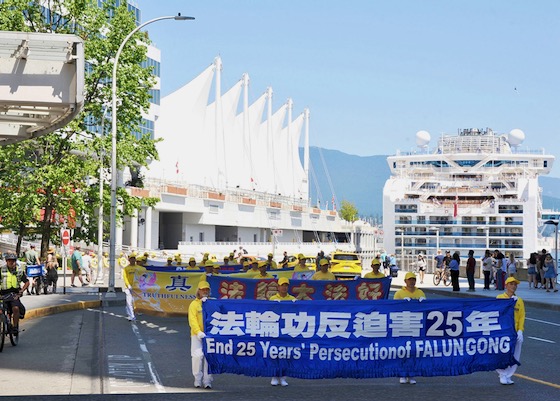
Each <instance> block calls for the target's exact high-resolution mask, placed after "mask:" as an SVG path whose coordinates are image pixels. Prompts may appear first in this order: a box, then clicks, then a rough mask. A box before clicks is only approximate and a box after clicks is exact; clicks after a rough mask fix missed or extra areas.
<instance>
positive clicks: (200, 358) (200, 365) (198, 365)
mask: <svg viewBox="0 0 560 401" xmlns="http://www.w3.org/2000/svg"><path fill="white" fill-rule="evenodd" d="M191 359H192V372H193V376H194V385H195V386H201V385H203V384H204V386H206V385H209V384H210V385H211V384H212V380H213V378H212V375H211V374H208V362H207V361H206V358H204V353H203V352H202V340H201V339H199V338H198V337H197V336H191Z"/></svg>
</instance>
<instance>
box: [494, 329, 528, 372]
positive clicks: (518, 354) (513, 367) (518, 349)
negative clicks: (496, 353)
mask: <svg viewBox="0 0 560 401" xmlns="http://www.w3.org/2000/svg"><path fill="white" fill-rule="evenodd" d="M522 345H523V340H520V339H519V337H517V342H516V343H515V350H514V351H513V356H514V357H515V360H516V361H518V362H519V360H520V359H519V358H520V357H521V346H522ZM516 370H517V364H513V365H511V366H508V367H507V368H505V369H496V372H497V373H498V374H499V375H500V377H505V378H508V379H511V376H513V374H514V373H515V371H516Z"/></svg>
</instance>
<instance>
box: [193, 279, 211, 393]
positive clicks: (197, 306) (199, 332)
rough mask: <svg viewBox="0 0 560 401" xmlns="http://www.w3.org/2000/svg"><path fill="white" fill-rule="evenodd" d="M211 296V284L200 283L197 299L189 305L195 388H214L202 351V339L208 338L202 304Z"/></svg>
mask: <svg viewBox="0 0 560 401" xmlns="http://www.w3.org/2000/svg"><path fill="white" fill-rule="evenodd" d="M209 296H210V284H208V282H207V281H200V282H199V283H198V287H197V290H196V298H195V299H194V300H193V301H192V302H191V304H190V305H189V311H188V318H189V326H190V328H191V360H192V372H193V376H194V386H195V387H196V388H200V387H202V386H204V388H206V389H211V388H212V381H213V378H212V375H211V374H209V373H208V361H207V360H206V358H205V357H204V352H203V351H202V339H203V338H204V337H206V333H204V321H203V318H202V303H203V302H206V300H207V299H208V297H209Z"/></svg>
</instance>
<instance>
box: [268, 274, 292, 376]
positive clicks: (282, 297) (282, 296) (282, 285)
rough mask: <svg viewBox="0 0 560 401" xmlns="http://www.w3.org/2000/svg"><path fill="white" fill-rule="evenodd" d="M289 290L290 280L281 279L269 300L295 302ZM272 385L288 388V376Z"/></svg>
mask: <svg viewBox="0 0 560 401" xmlns="http://www.w3.org/2000/svg"><path fill="white" fill-rule="evenodd" d="M289 288H290V280H288V279H287V278H286V277H280V279H278V292H277V293H276V294H274V295H273V296H271V297H270V298H269V299H268V300H269V301H277V302H282V301H292V302H295V301H296V297H294V296H293V295H290V294H289V293H288V289H289ZM270 384H271V385H273V386H277V385H278V384H280V385H281V386H282V387H286V386H287V385H288V382H287V381H286V376H282V377H273V378H272V380H271V381H270Z"/></svg>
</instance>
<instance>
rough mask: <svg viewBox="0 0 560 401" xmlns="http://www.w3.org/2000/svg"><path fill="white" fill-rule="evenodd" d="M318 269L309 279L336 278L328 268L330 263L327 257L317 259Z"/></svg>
mask: <svg viewBox="0 0 560 401" xmlns="http://www.w3.org/2000/svg"><path fill="white" fill-rule="evenodd" d="M319 268H320V269H321V270H319V271H318V272H316V273H315V274H313V276H311V280H336V277H335V276H334V274H332V273H331V272H330V271H329V269H330V268H331V264H330V263H329V261H328V260H327V259H321V260H320V261H319Z"/></svg>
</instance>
